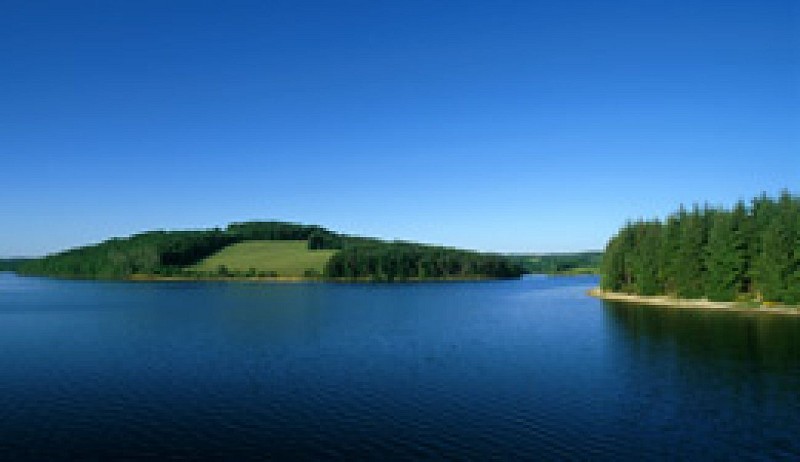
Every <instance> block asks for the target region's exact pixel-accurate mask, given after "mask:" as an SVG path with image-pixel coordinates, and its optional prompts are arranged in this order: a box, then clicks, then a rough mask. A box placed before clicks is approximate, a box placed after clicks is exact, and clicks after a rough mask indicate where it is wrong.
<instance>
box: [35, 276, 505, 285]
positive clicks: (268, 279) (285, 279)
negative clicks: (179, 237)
mask: <svg viewBox="0 0 800 462" xmlns="http://www.w3.org/2000/svg"><path fill="white" fill-rule="evenodd" d="M45 277H46V276H45ZM513 279H518V278H493V277H488V276H462V277H437V278H418V277H417V278H403V279H394V280H392V281H383V280H375V279H373V278H370V277H362V278H320V277H306V276H251V277H248V276H205V277H192V276H157V275H151V274H133V275H130V276H128V277H126V278H122V279H111V280H117V281H129V282H264V283H298V282H325V283H339V284H346V283H357V284H364V283H368V284H397V283H401V284H402V283H423V282H476V281H507V280H513Z"/></svg>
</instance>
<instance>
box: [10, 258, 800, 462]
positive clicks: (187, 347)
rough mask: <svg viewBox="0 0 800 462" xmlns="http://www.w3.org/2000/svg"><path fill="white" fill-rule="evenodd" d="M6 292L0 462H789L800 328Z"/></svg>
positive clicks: (659, 311)
mask: <svg viewBox="0 0 800 462" xmlns="http://www.w3.org/2000/svg"><path fill="white" fill-rule="evenodd" d="M596 284H597V280H596V278H593V277H585V276H583V277H557V278H549V277H541V276H533V277H527V278H525V279H523V280H520V281H501V282H475V283H430V284H394V285H391V284H387V285H378V284H376V285H369V284H360V285H359V284H354V285H347V284H256V283H118V282H88V281H57V280H48V279H37V278H18V277H16V276H13V275H11V274H8V273H5V274H0V459H1V460H75V459H83V460H86V459H120V458H128V459H147V458H152V459H165V458H175V459H205V458H217V459H227V460H264V459H280V460H288V459H291V460H297V459H309V460H333V459H341V460H353V459H382V460H387V459H404V460H407V459H443V458H444V459H456V460H462V459H469V460H486V459H489V458H497V459H517V460H518V459H523V458H524V459H533V458H536V459H563V458H571V459H575V458H580V459H586V458H592V459H613V460H621V459H630V460H635V459H638V458H641V457H647V458H649V459H675V458H681V459H685V458H694V459H704V460H708V459H737V460H743V459H765V460H766V459H776V458H786V459H797V458H799V457H800V439H799V438H798V437H797V436H798V434H800V318H792V317H781V316H763V315H762V316H753V315H745V314H735V313H717V312H703V311H686V310H670V309H663V308H653V307H648V308H644V307H629V306H621V305H610V304H603V303H602V302H600V301H597V300H594V299H591V298H588V297H586V296H585V295H584V292H585V291H586V290H587V289H589V288H590V287H592V286H594V285H596Z"/></svg>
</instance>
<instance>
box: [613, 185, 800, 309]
mask: <svg viewBox="0 0 800 462" xmlns="http://www.w3.org/2000/svg"><path fill="white" fill-rule="evenodd" d="M601 288H602V290H604V291H608V292H611V293H617V294H632V295H640V296H657V295H664V296H669V297H674V298H676V299H707V300H710V301H717V302H744V303H748V302H749V303H753V304H755V306H759V305H767V306H769V305H773V304H783V305H797V304H800V198H798V197H796V196H793V195H792V194H790V193H789V192H787V191H784V192H782V193H781V194H780V195H779V196H778V197H777V198H772V197H768V196H767V195H766V194H762V195H761V196H759V197H756V198H754V199H753V200H752V201H750V203H745V202H743V201H740V202H738V203H737V204H735V205H734V206H733V207H732V208H722V207H711V206H708V205H706V206H703V207H700V206H698V205H695V206H693V207H692V208H691V210H686V209H685V208H684V207H681V208H680V209H679V210H678V211H677V212H675V213H673V214H672V215H670V216H668V217H667V218H666V219H665V220H663V221H661V220H657V219H656V220H639V221H636V222H632V223H628V224H627V225H625V226H624V227H623V228H622V229H621V230H620V231H619V232H618V233H617V234H616V235H615V236H614V237H613V238H612V239H611V240H610V241H609V243H608V245H607V247H606V250H605V255H604V258H603V263H602V282H601Z"/></svg>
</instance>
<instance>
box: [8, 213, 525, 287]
mask: <svg viewBox="0 0 800 462" xmlns="http://www.w3.org/2000/svg"><path fill="white" fill-rule="evenodd" d="M251 240H306V241H307V242H308V244H307V245H308V248H309V249H312V250H313V249H336V250H340V252H338V253H337V254H336V255H335V256H334V257H333V258H332V260H331V262H330V263H329V264H328V267H327V268H326V271H325V276H326V277H331V278H358V279H362V278H368V279H375V280H385V281H392V280H401V279H412V278H448V277H479V276H485V277H518V276H519V275H520V274H521V273H522V269H521V267H520V265H518V264H515V263H513V262H510V261H509V260H508V259H506V258H505V257H501V256H497V255H487V254H480V253H477V252H468V251H461V250H455V249H449V248H443V247H435V246H423V245H417V244H410V243H396V242H384V241H380V240H377V239H371V238H364V237H358V236H348V235H344V234H338V233H334V232H332V231H330V230H327V229H325V228H322V227H320V226H310V225H302V224H297V223H285V222H278V221H263V222H258V221H255V222H246V223H233V224H231V225H229V226H228V227H227V228H226V229H224V230H222V229H212V230H198V231H151V232H146V233H141V234H137V235H134V236H131V237H128V238H113V239H109V240H107V241H104V242H101V243H99V244H95V245H90V246H86V247H79V248H75V249H71V250H67V251H65V252H61V253H58V254H54V255H50V256H47V257H44V258H40V259H35V260H30V261H26V262H24V263H22V264H21V265H19V267H18V268H16V270H17V271H18V272H19V273H21V274H29V275H47V276H59V277H76V278H96V279H120V278H126V277H129V276H131V275H135V274H139V275H161V276H175V275H180V276H186V277H199V275H198V274H195V273H193V272H190V271H187V270H185V269H184V268H186V267H188V266H190V265H193V264H195V263H197V262H199V261H200V260H202V259H204V258H206V257H208V256H210V255H212V254H214V253H215V252H217V251H219V250H221V249H222V248H224V247H226V246H228V245H231V244H235V243H238V242H242V241H251ZM257 275H258V274H252V275H250V274H249V273H248V274H247V275H246V276H257ZM206 276H208V275H206ZM218 276H235V275H234V274H231V273H230V272H229V271H227V269H226V270H225V271H221V272H220V274H218ZM308 276H309V277H311V276H315V277H316V276H319V275H318V274H314V275H308Z"/></svg>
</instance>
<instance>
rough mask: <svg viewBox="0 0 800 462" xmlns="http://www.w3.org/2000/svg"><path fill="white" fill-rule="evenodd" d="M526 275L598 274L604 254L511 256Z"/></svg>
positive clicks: (578, 253)
mask: <svg viewBox="0 0 800 462" xmlns="http://www.w3.org/2000/svg"><path fill="white" fill-rule="evenodd" d="M509 258H511V259H512V260H513V261H515V262H517V263H518V264H520V265H522V268H523V269H524V270H525V272H526V273H544V274H596V273H598V272H599V271H600V264H601V263H602V261H603V252H575V253H553V254H523V255H511V256H510V257H509Z"/></svg>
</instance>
